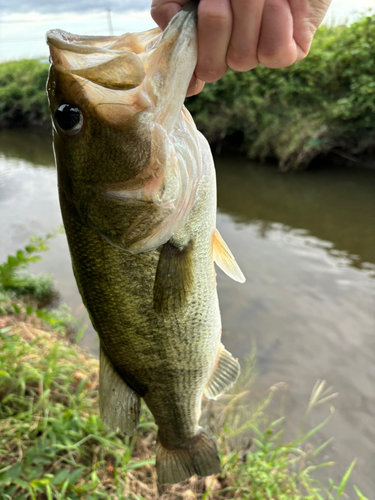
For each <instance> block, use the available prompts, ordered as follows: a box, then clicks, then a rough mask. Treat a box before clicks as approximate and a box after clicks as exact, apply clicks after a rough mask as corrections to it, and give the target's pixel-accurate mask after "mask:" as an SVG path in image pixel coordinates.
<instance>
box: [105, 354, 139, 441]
mask: <svg viewBox="0 0 375 500" xmlns="http://www.w3.org/2000/svg"><path fill="white" fill-rule="evenodd" d="M99 408H100V416H101V419H102V421H103V423H104V425H105V426H106V427H108V428H109V429H111V430H113V431H115V430H116V429H117V427H118V428H119V429H120V432H121V433H122V434H126V435H128V436H132V435H133V434H134V433H135V431H136V430H137V427H138V424H139V416H140V412H141V398H140V396H138V394H137V393H136V392H135V391H133V389H131V388H130V387H129V386H128V385H127V384H126V382H124V380H123V379H122V378H121V377H120V375H119V374H118V372H117V370H116V369H115V367H114V366H113V364H112V363H111V361H110V359H109V358H108V356H107V354H106V353H105V351H104V349H103V347H102V346H100V367H99Z"/></svg>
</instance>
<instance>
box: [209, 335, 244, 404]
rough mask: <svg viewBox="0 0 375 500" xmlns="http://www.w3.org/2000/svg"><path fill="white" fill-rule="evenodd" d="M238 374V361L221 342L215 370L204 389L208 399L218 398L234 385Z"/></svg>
mask: <svg viewBox="0 0 375 500" xmlns="http://www.w3.org/2000/svg"><path fill="white" fill-rule="evenodd" d="M239 374H240V365H239V363H238V361H237V360H235V359H234V357H233V356H232V355H231V353H230V352H228V351H227V350H226V349H225V347H224V346H223V344H221V346H220V350H219V356H218V360H217V364H216V368H215V371H214V372H213V374H212V375H211V378H210V380H209V382H208V384H207V386H206V389H205V391H204V393H205V395H206V397H207V398H208V399H218V398H219V397H220V396H221V395H222V394H224V392H227V391H228V390H229V389H230V388H231V387H232V386H233V385H234V383H235V382H236V380H237V378H238V375H239Z"/></svg>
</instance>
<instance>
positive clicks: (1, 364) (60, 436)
mask: <svg viewBox="0 0 375 500" xmlns="http://www.w3.org/2000/svg"><path fill="white" fill-rule="evenodd" d="M33 242H34V243H33V245H28V247H29V248H28V249H27V247H25V249H23V250H19V251H18V252H17V253H16V255H14V256H10V257H9V258H8V259H7V261H6V262H5V263H3V264H2V265H0V271H1V272H0V287H3V289H4V286H5V284H9V283H10V282H11V283H13V285H14V281H13V280H12V279H11V277H12V275H13V276H14V273H15V272H16V270H17V269H18V268H19V266H20V265H21V264H22V266H26V264H25V262H30V260H31V261H32V260H33V259H31V257H35V256H37V254H38V253H39V252H40V251H43V250H45V244H46V241H45V239H43V238H39V239H38V238H34V239H33ZM36 242H38V243H36ZM21 254H22V257H21ZM24 272H27V267H26V268H25V267H24ZM12 273H13V274H12ZM22 286H23V285H22ZM13 288H14V286H13ZM14 293H16V292H14ZM25 297H27V300H32V297H30V296H29V295H27V296H25ZM13 299H14V297H13ZM7 300H8V303H7V304H8V305H9V301H10V300H11V298H9V297H8V299H7ZM10 304H11V305H12V304H13V305H15V306H16V308H14V307H12V306H10V307H9V308H7V307H3V309H2V311H0V500H28V499H31V500H45V499H47V500H55V499H56V500H63V499H69V500H77V499H82V500H83V499H84V500H94V499H95V500H96V499H108V500H110V499H129V500H130V499H140V500H141V499H148V500H154V499H155V500H156V499H157V498H159V493H161V492H164V493H165V495H167V496H165V495H164V496H163V498H169V499H171V500H174V499H177V498H192V499H202V500H219V499H234V498H235V499H243V500H245V499H246V500H297V499H298V500H322V499H327V500H335V499H338V498H340V497H342V496H343V494H344V490H345V487H346V483H347V480H348V478H349V476H350V473H351V470H352V468H353V467H354V464H355V461H353V462H352V464H351V466H350V467H349V469H348V471H347V472H346V474H345V475H344V477H343V479H342V481H341V482H340V483H339V484H337V485H336V484H334V482H333V481H332V480H330V479H327V483H326V484H325V485H323V484H320V483H318V482H317V481H316V480H315V479H314V471H315V470H316V469H317V468H321V467H326V466H328V465H330V463H322V462H320V461H319V453H321V452H322V451H323V450H324V448H325V447H326V446H327V444H328V443H329V442H330V440H329V441H327V442H326V443H322V444H321V445H320V446H319V447H318V448H316V449H312V447H311V445H308V442H309V440H310V438H311V437H312V436H313V435H314V434H315V433H316V432H317V431H319V430H320V429H321V428H322V427H323V426H324V425H325V424H326V423H327V421H328V420H329V418H330V416H331V414H332V412H333V407H332V405H331V403H332V399H333V398H334V397H335V396H336V394H334V393H332V390H331V389H325V383H324V382H318V383H317V384H316V386H315V387H314V389H313V391H312V395H311V398H310V401H309V404H308V407H307V410H306V416H307V415H308V414H309V413H310V412H311V411H314V409H315V408H316V407H317V406H321V405H326V406H327V418H326V419H325V420H324V421H322V422H321V423H320V424H319V425H318V426H316V427H315V428H314V429H310V430H308V431H305V432H300V433H299V434H298V435H297V436H296V438H295V439H293V440H292V441H290V442H288V441H285V439H284V435H283V421H284V419H283V418H279V419H277V420H275V421H272V422H269V421H268V419H267V411H268V407H269V404H270V403H271V401H272V400H273V398H274V397H275V395H276V394H277V393H278V392H279V389H280V384H279V385H276V386H274V387H272V388H271V389H270V390H269V391H268V394H267V395H266V396H265V397H264V399H263V400H262V401H261V402H260V403H258V404H257V405H255V406H249V404H248V403H246V400H247V396H248V394H249V392H250V391H251V388H252V384H253V383H254V380H255V370H254V356H253V357H252V358H251V359H249V362H248V365H247V366H245V367H244V369H243V370H242V372H243V373H242V375H241V378H240V380H239V382H238V383H237V384H236V386H235V388H234V390H233V392H232V394H229V395H225V396H223V397H222V398H221V399H220V400H219V401H206V402H205V403H204V406H203V414H202V419H201V422H202V424H203V425H204V426H205V427H206V428H207V429H209V430H210V431H211V432H212V433H213V435H214V436H215V439H216V441H217V444H218V449H219V453H220V456H221V463H222V473H221V474H220V475H217V476H211V477H209V478H202V479H199V478H197V477H193V478H191V479H190V480H188V481H185V482H184V483H181V484H179V485H175V486H164V487H162V488H161V487H159V488H158V486H157V483H156V470H155V463H154V450H155V444H156V443H155V440H156V426H155V423H154V421H153V418H152V415H151V414H150V412H149V411H148V409H147V407H146V406H145V405H144V406H143V407H142V412H141V423H140V426H139V429H138V431H137V435H136V436H134V437H132V438H130V437H122V436H121V435H120V434H119V433H117V432H112V431H108V430H107V429H106V428H105V427H104V425H103V424H102V422H101V419H100V416H99V407H98V379H99V377H98V369H99V366H98V360H97V359H95V358H93V357H92V356H90V355H89V354H88V353H86V352H84V351H83V350H81V349H80V348H79V347H78V346H77V345H75V344H72V343H71V341H70V340H69V339H68V336H67V334H66V330H67V325H66V324H64V322H63V321H57V320H56V321H54V320H53V318H54V315H56V314H57V317H58V315H59V314H60V312H59V311H48V310H40V309H38V308H35V307H34V308H31V310H29V309H28V308H30V307H31V306H29V305H27V303H23V302H22V300H21V299H19V298H18V299H17V303H14V302H10ZM3 306H4V304H3ZM302 427H303V422H302ZM354 491H355V494H356V497H357V498H358V499H359V500H367V499H365V497H364V496H363V494H362V493H361V491H360V490H359V488H357V487H355V490H354Z"/></svg>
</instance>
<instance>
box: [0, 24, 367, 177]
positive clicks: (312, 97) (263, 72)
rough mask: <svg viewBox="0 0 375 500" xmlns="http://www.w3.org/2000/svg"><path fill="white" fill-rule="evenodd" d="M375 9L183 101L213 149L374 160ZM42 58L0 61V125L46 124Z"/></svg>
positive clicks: (291, 162) (257, 155) (300, 163)
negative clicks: (298, 54)
mask: <svg viewBox="0 0 375 500" xmlns="http://www.w3.org/2000/svg"><path fill="white" fill-rule="evenodd" d="M374 58H375V15H374V16H372V17H371V16H369V17H366V18H364V19H362V20H360V21H359V22H357V23H355V24H353V25H351V26H350V27H345V26H338V27H334V28H328V27H325V26H323V27H321V28H320V29H319V30H318V32H317V35H316V37H315V40H314V43H313V46H312V49H311V52H310V54H309V56H308V57H307V58H306V59H305V60H303V61H300V62H299V63H296V64H294V65H292V66H291V67H289V68H284V69H279V70H273V69H267V68H264V67H258V68H256V69H254V70H253V71H250V72H247V73H235V72H233V71H229V72H228V73H227V74H226V75H225V76H224V77H223V78H222V79H221V80H220V81H219V82H216V83H213V84H209V85H206V87H205V88H204V90H203V92H202V93H201V94H200V95H199V96H197V97H194V98H191V99H188V100H187V106H188V108H189V109H190V111H191V112H192V114H193V116H194V118H195V120H196V123H197V126H198V128H199V129H200V130H202V132H203V133H204V134H205V135H206V136H207V138H208V139H209V141H210V143H211V144H212V145H213V146H214V148H215V149H216V151H217V152H219V151H220V150H221V149H222V148H229V149H234V150H236V151H238V150H240V151H243V152H244V153H246V154H247V155H248V156H249V157H250V158H254V159H270V158H273V159H275V160H276V161H277V163H278V164H279V166H280V168H282V169H284V170H286V169H288V168H301V167H305V166H307V165H308V164H309V163H311V161H312V160H314V158H316V157H317V156H319V155H325V154H328V153H330V154H332V155H334V157H335V158H336V159H337V160H339V161H341V162H344V163H349V164H352V165H367V166H369V167H375V160H374V158H375V138H374V134H373V130H374V126H375V105H374V102H375V83H374V81H375V78H374V77H375V72H374V66H373V61H374ZM46 78H47V64H45V63H40V62H39V61H36V60H34V61H19V62H10V63H5V64H1V65H0V126H2V127H4V126H5V127H8V126H18V125H46V124H48V123H49V117H48V110H47V101H46V97H45V90H44V89H45V82H46Z"/></svg>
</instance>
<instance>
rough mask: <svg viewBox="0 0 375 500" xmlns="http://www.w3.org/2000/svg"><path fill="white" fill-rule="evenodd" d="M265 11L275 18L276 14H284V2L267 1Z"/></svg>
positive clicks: (280, 0) (281, 0)
mask: <svg viewBox="0 0 375 500" xmlns="http://www.w3.org/2000/svg"><path fill="white" fill-rule="evenodd" d="M266 5H267V10H268V12H269V13H270V14H272V16H277V15H278V14H280V13H282V12H284V9H285V0H267V4H266Z"/></svg>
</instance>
